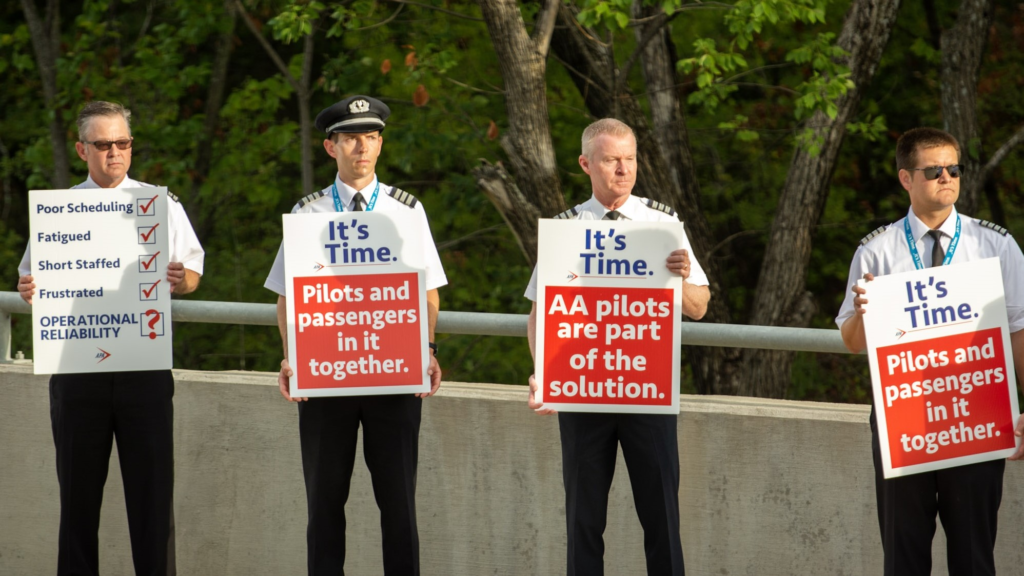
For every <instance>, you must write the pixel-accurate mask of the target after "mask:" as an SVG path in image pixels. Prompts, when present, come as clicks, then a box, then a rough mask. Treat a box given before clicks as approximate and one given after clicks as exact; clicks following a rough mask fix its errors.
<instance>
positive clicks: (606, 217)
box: [604, 210, 622, 220]
mask: <svg viewBox="0 0 1024 576" xmlns="http://www.w3.org/2000/svg"><path fill="white" fill-rule="evenodd" d="M621 216H622V214H620V213H619V211H618V210H612V211H611V212H609V213H607V214H605V215H604V220H618V219H619V218H620V217H621Z"/></svg>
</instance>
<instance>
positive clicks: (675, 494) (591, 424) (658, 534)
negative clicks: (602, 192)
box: [524, 195, 708, 576]
mask: <svg viewBox="0 0 1024 576" xmlns="http://www.w3.org/2000/svg"><path fill="white" fill-rule="evenodd" d="M615 212H616V213H617V214H613V215H611V216H608V215H609V211H608V209H607V208H605V207H604V206H603V205H602V204H601V203H600V202H598V201H597V199H596V198H594V197H593V196H592V197H591V198H590V199H589V200H587V201H586V202H584V203H583V204H579V205H577V206H575V207H574V208H571V209H570V210H567V211H566V212H563V213H562V214H559V215H558V216H556V217H555V218H556V219H574V220H603V219H621V220H632V221H636V222H678V221H679V219H678V218H677V217H676V213H675V211H674V210H672V209H671V208H669V207H668V206H665V205H664V204H662V203H660V202H657V201H654V200H649V199H646V198H640V197H638V196H633V195H630V196H629V198H627V199H626V201H625V202H624V203H623V205H622V206H621V207H619V208H618V210H616V211H615ZM681 248H685V249H686V250H687V251H688V252H689V253H690V266H691V272H690V276H689V278H687V280H686V282H688V283H690V284H692V285H695V286H707V285H708V279H707V276H706V275H705V273H704V270H703V268H701V266H700V263H699V262H697V259H696V257H695V256H694V255H693V248H692V247H691V246H690V240H689V239H688V238H687V237H686V234H685V233H684V234H683V245H682V246H681ZM665 256H668V255H667V254H666V255H665ZM524 295H525V296H526V298H529V299H530V300H532V301H534V302H536V301H537V269H536V268H534V270H533V276H532V277H531V278H530V284H529V286H528V287H527V288H526V293H525V294H524ZM538 313H540V311H538ZM677 423H678V416H677V415H676V414H612V413H583V412H562V413H559V414H558V428H559V432H560V435H561V441H562V482H563V484H564V486H565V520H566V532H567V536H568V553H567V559H566V568H567V574H568V575H569V576H598V575H600V574H604V529H605V524H606V520H607V512H608V491H609V489H610V488H611V484H612V476H613V474H614V473H615V458H616V452H617V449H618V444H619V443H621V444H622V454H623V457H624V458H625V459H626V469H627V470H628V472H629V481H630V485H631V486H632V488H633V501H634V503H635V504H636V512H637V516H638V517H639V519H640V524H641V525H642V526H643V529H644V552H645V555H646V557H647V573H648V574H649V575H655V574H659V575H660V574H666V575H673V576H675V575H681V574H683V572H684V569H683V547H682V542H681V540H680V535H679V446H678V443H677Z"/></svg>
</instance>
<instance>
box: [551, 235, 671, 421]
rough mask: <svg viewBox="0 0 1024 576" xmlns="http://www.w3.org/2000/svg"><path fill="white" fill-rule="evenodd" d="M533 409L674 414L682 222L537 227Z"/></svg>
mask: <svg viewBox="0 0 1024 576" xmlns="http://www.w3.org/2000/svg"><path fill="white" fill-rule="evenodd" d="M538 240H539V241H538V249H537V254H538V262H537V283H538V293H537V311H538V313H537V346H536V354H537V358H536V362H535V371H536V374H535V377H536V379H537V382H538V386H539V390H538V396H537V399H538V400H539V401H542V402H543V403H544V407H545V408H552V409H555V410H558V411H562V412H621V413H628V412H632V413H647V414H677V413H678V412H679V333H680V325H679V323H680V320H681V319H682V278H681V277H680V276H679V275H678V274H673V273H671V272H670V271H669V270H668V268H667V267H666V266H665V259H666V258H667V257H668V255H669V253H671V252H672V251H673V250H677V249H679V248H680V247H682V246H683V225H682V223H678V222H674V223H673V222H658V223H655V222H629V221H623V220H617V221H611V220H599V221H582V220H547V219H545V220H541V221H540V232H539V239H538Z"/></svg>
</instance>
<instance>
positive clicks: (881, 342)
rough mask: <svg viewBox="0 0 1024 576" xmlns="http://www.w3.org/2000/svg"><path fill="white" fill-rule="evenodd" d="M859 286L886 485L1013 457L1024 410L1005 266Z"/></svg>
mask: <svg viewBox="0 0 1024 576" xmlns="http://www.w3.org/2000/svg"><path fill="white" fill-rule="evenodd" d="M860 285H862V286H864V287H865V288H866V290H867V299H868V304H867V305H865V309H866V313H865V314H864V329H865V335H866V337H867V344H868V351H867V353H868V360H869V363H870V365H871V381H872V387H873V391H874V401H875V417H876V418H877V421H878V434H879V441H880V444H881V450H882V464H883V467H884V475H885V477H886V478H894V477H898V476H906V475H908V474H916V473H919V472H926V471H929V470H939V469H943V468H951V467H953V466H961V465H963V464H971V463H974V462H984V461H986V460H995V459H998V458H1005V457H1007V456H1010V455H1011V454H1013V452H1014V450H1015V449H1016V446H1017V442H1019V440H1015V437H1014V435H1013V429H1014V425H1015V424H1016V422H1017V417H1018V415H1019V410H1018V406H1017V392H1016V376H1015V374H1014V369H1013V353H1012V351H1011V348H1010V335H1009V330H1008V328H1007V319H1006V304H1005V301H1004V299H1003V279H1002V274H1001V272H1000V266H999V259H998V258H988V259H985V260H976V261H973V262H966V263H962V264H954V265H951V266H937V267H932V268H926V269H923V270H916V271H913V272H906V273H901V274H891V275H888V276H881V277H878V278H876V279H875V280H873V281H871V282H865V281H863V280H861V281H860Z"/></svg>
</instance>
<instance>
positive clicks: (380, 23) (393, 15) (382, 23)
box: [353, 4, 405, 32]
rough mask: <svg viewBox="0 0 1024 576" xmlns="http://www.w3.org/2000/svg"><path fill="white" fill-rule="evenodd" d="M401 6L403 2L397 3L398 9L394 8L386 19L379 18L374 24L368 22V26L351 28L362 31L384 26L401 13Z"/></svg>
mask: <svg viewBox="0 0 1024 576" xmlns="http://www.w3.org/2000/svg"><path fill="white" fill-rule="evenodd" d="M403 8H405V4H399V5H398V9H397V10H395V13H394V14H392V15H391V16H390V17H389V18H388V19H387V20H381V21H380V22H377V23H376V24H370V25H369V26H363V27H362V28H356V29H355V30H353V32H362V31H363V30H373V29H374V28H380V27H381V26H384V25H385V24H387V23H388V22H391V21H392V20H394V19H395V18H397V17H398V15H399V14H401V13H402V9H403Z"/></svg>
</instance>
